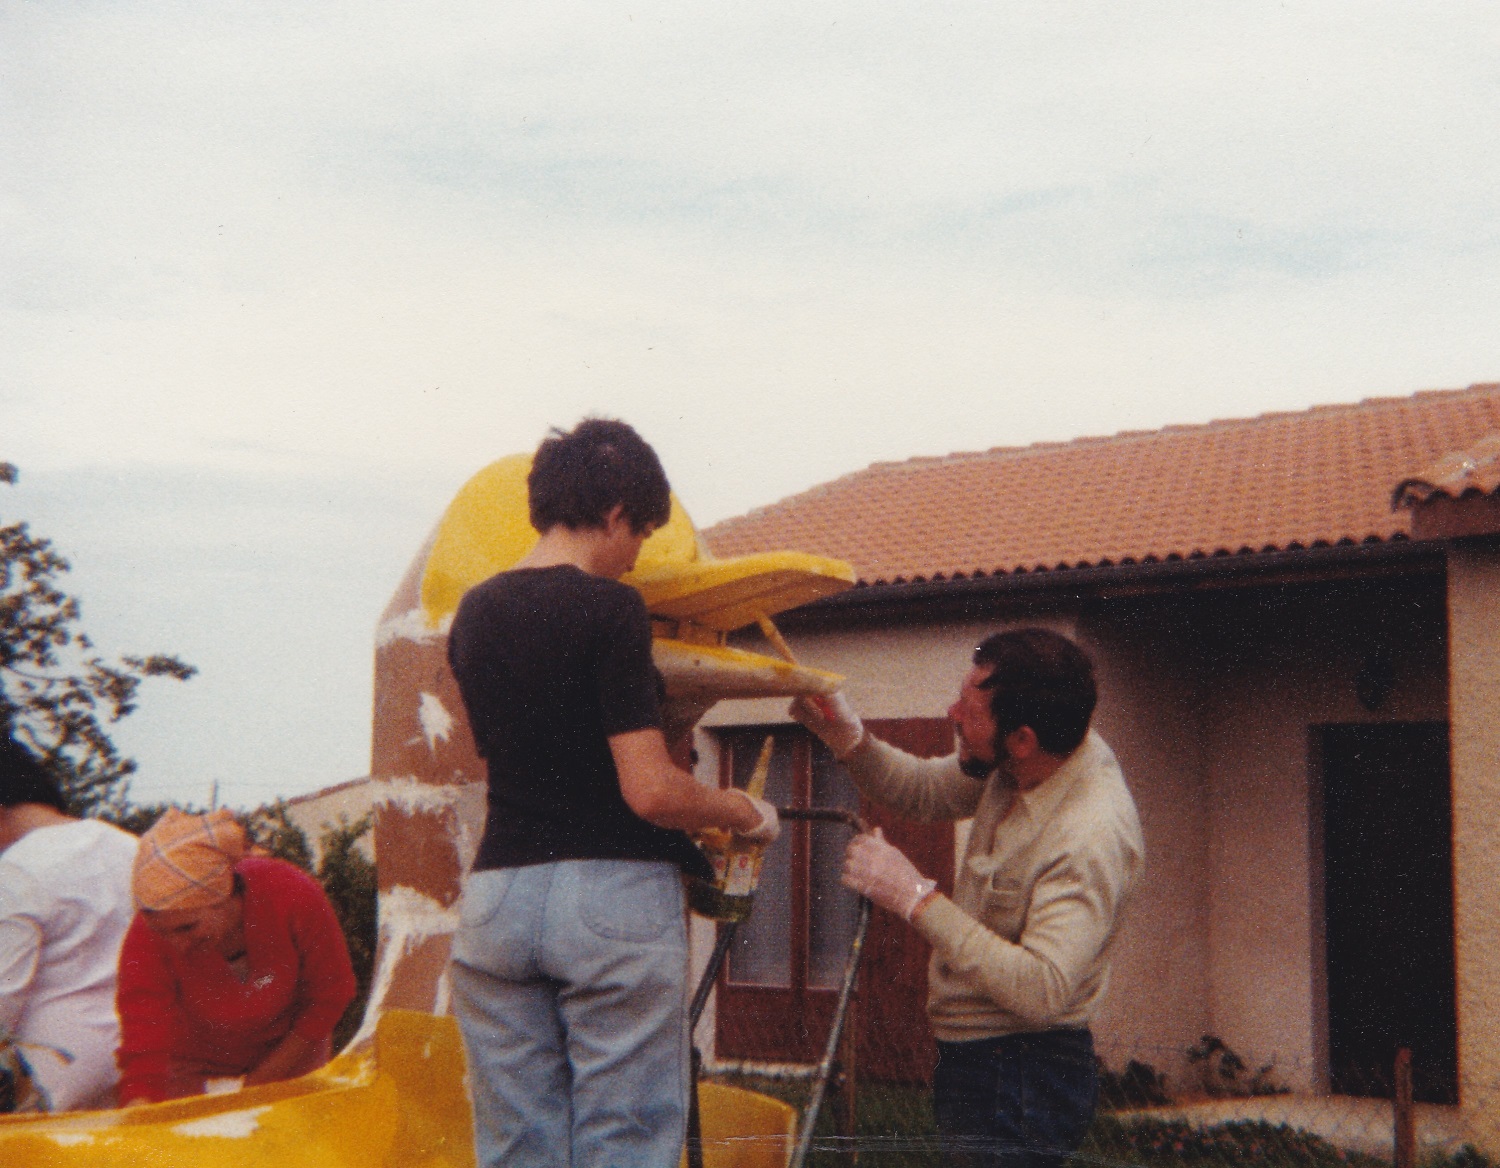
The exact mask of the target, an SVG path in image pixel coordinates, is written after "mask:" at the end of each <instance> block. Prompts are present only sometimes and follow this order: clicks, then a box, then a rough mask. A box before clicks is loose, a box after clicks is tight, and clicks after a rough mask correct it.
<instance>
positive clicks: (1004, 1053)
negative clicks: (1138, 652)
mask: <svg viewBox="0 0 1500 1168" xmlns="http://www.w3.org/2000/svg"><path fill="white" fill-rule="evenodd" d="M1096 693H1097V691H1096V688H1095V683H1094V670H1093V665H1092V664H1091V663H1090V662H1089V659H1088V658H1087V656H1085V655H1084V653H1083V652H1082V650H1080V649H1079V648H1078V647H1077V646H1076V645H1074V644H1073V642H1071V641H1069V640H1068V639H1067V638H1066V637H1063V636H1060V635H1058V634H1057V633H1053V632H1051V631H1049V630H1047V629H1039V628H1030V629H1017V630H1015V631H1012V632H1005V633H997V634H995V635H993V636H991V637H989V638H987V639H986V640H985V641H984V643H983V644H981V645H980V646H979V648H978V649H976V650H975V651H974V667H973V668H972V669H971V670H970V671H969V675H968V677H966V678H965V679H964V683H963V688H962V689H961V690H960V691H959V696H958V700H957V701H956V702H954V703H953V705H952V707H951V708H950V709H949V711H948V717H949V718H950V719H951V720H952V722H953V726H954V732H955V737H956V739H957V745H958V750H957V752H956V753H955V754H951V755H949V756H948V757H946V758H940V759H918V758H915V757H913V756H912V755H909V754H906V753H905V752H903V751H900V750H897V749H896V748H895V747H892V746H888V745H887V744H885V743H883V742H880V741H879V740H877V739H875V738H872V737H870V736H869V735H868V734H866V733H865V730H864V727H863V725H862V724H861V722H860V720H859V717H858V716H857V715H856V714H855V713H854V711H853V709H852V708H851V707H850V705H849V703H848V702H847V700H845V699H844V698H843V696H842V695H841V694H837V695H835V696H834V697H833V698H832V699H822V700H821V701H819V702H817V703H814V702H811V701H809V700H807V699H798V700H797V701H796V702H794V703H793V706H792V711H791V713H792V716H793V717H795V718H796V719H797V720H798V721H800V722H802V723H803V724H804V725H805V726H807V727H808V729H810V730H811V731H813V733H815V734H817V735H818V737H820V738H821V739H822V740H823V741H824V742H825V743H826V744H827V745H828V747H829V749H830V750H832V751H833V753H834V756H835V757H836V758H838V759H839V761H840V762H842V763H843V765H844V766H845V768H846V769H847V770H848V771H849V774H850V775H851V776H852V777H853V779H854V781H855V783H856V784H857V785H858V786H859V788H860V790H861V791H862V792H863V793H864V794H865V795H866V796H868V797H869V798H871V799H873V800H874V801H876V802H878V803H881V804H884V805H885V806H888V807H891V808H893V809H895V810H896V811H898V812H899V813H900V814H902V815H905V816H907V817H909V818H912V819H916V820H920V821H925V822H935V821H941V820H956V819H967V818H969V817H971V816H972V817H973V821H974V823H973V827H972V829H971V831H970V832H969V841H968V845H967V847H966V848H965V851H964V857H963V862H962V863H961V864H960V865H959V869H958V873H957V877H956V879H955V881H954V887H953V896H952V898H951V899H950V898H949V897H947V896H944V895H943V894H942V893H941V892H939V891H938V888H937V882H936V881H935V880H933V879H931V877H932V875H933V874H932V873H925V874H924V873H922V872H920V871H918V870H917V868H916V867H915V866H914V865H913V864H912V863H911V861H910V860H908V859H907V858H906V857H905V856H904V855H902V853H901V852H900V851H899V850H898V849H896V848H895V847H892V846H891V845H890V844H889V843H887V842H886V841H885V839H884V838H883V837H882V836H881V835H880V833H879V832H878V831H877V832H873V833H870V834H866V835H860V836H856V837H855V838H854V840H853V841H852V842H851V843H850V845H849V852H848V855H847V856H846V858H845V861H844V883H845V884H847V885H848V886H849V887H851V888H853V889H855V890H856V891H857V892H860V893H862V894H864V895H865V896H867V897H869V898H870V900H871V901H873V902H874V903H875V904H877V905H879V906H881V907H882V908H885V909H888V910H889V911H891V912H893V913H895V914H896V915H898V916H900V917H901V918H902V919H903V920H905V921H907V922H909V923H910V924H911V925H912V927H913V928H915V929H916V930H917V931H918V932H919V933H921V934H922V936H923V937H924V938H925V939H926V940H927V941H928V942H930V943H931V945H932V963H931V966H930V968H929V970H928V1000H927V1013H928V1016H929V1018H930V1020H931V1022H932V1032H933V1036H934V1037H935V1038H936V1039H937V1045H938V1065H937V1070H936V1072H935V1073H934V1076H933V1110H934V1113H935V1115H936V1118H937V1125H938V1132H939V1135H940V1137H941V1139H942V1141H943V1152H944V1160H945V1162H946V1163H948V1164H952V1165H973V1166H976V1168H978V1166H984V1168H999V1166H1000V1165H1004V1168H1053V1166H1056V1165H1060V1164H1061V1163H1062V1162H1063V1161H1064V1160H1065V1159H1066V1158H1067V1156H1068V1154H1069V1153H1070V1152H1072V1151H1073V1150H1074V1149H1076V1148H1077V1147H1078V1144H1079V1142H1080V1141H1081V1140H1082V1139H1083V1137H1084V1134H1085V1132H1086V1131H1087V1129H1088V1125H1089V1121H1090V1120H1091V1119H1092V1117H1093V1112H1094V1106H1095V1101H1096V1097H1097V1091H1098V1082H1097V1076H1096V1071H1095V1061H1094V1051H1093V1038H1092V1035H1091V1034H1090V1032H1089V1021H1090V1018H1091V1017H1092V1015H1093V1013H1094V1010H1095V1008H1096V1006H1097V1005H1098V1002H1099V999H1100V998H1101V996H1102V995H1103V993H1104V988H1105V984H1106V982H1107V980H1108V976H1109V950H1110V947H1111V943H1112V942H1113V940H1114V937H1115V934H1116V931H1117V926H1118V924H1119V916H1120V908H1121V905H1122V904H1123V903H1124V901H1125V898H1126V896H1127V895H1128V894H1129V892H1130V889H1131V887H1132V885H1133V884H1134V883H1135V882H1136V880H1137V878H1138V877H1139V875H1140V871H1141V865H1142V861H1143V859H1144V856H1145V845H1144V844H1143V842H1142V837H1141V827H1140V821H1139V820H1138V819H1137V817H1136V810H1135V804H1134V802H1133V801H1132V799H1131V796H1130V791H1129V789H1128V788H1127V787H1126V785H1125V779H1124V776H1123V775H1122V774H1121V773H1120V767H1119V764H1118V763H1117V762H1116V761H1115V756H1114V754H1113V752H1111V750H1110V749H1109V747H1108V746H1107V745H1106V744H1105V742H1104V740H1103V739H1102V738H1100V737H1099V736H1098V735H1097V734H1095V733H1094V732H1093V731H1091V730H1090V729H1089V723H1090V721H1091V719H1092V717H1093V712H1094V704H1095V698H1096Z"/></svg>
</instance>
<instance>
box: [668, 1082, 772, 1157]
mask: <svg viewBox="0 0 1500 1168" xmlns="http://www.w3.org/2000/svg"><path fill="white" fill-rule="evenodd" d="M698 1108H699V1111H700V1113H701V1115H702V1118H703V1168H786V1162H787V1160H788V1159H789V1158H790V1157H791V1154H792V1144H793V1142H794V1141H795V1140H796V1137H797V1109H796V1108H795V1107H792V1106H791V1105H790V1104H787V1103H783V1102H782V1101H781V1100H780V1099H772V1098H771V1097H770V1096H769V1095H760V1094H757V1093H756V1092H754V1091H746V1090H745V1089H744V1088H742V1087H731V1086H728V1085H727V1084H722V1083H701V1084H699V1086H698ZM682 1162H683V1164H686V1163H687V1157H686V1156H684V1157H683V1161H682Z"/></svg>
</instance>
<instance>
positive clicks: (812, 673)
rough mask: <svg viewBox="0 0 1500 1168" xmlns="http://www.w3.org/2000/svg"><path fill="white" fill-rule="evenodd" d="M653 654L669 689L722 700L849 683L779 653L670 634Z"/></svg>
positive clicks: (829, 689)
mask: <svg viewBox="0 0 1500 1168" xmlns="http://www.w3.org/2000/svg"><path fill="white" fill-rule="evenodd" d="M651 658H652V660H653V661H654V662H655V663H656V668H657V669H659V670H660V671H661V675H662V680H663V681H665V682H666V686H667V692H668V693H670V694H674V695H681V696H687V695H691V694H704V695H707V696H711V697H713V698H714V699H715V700H718V701H724V700H728V699H733V698H776V697H795V696H796V695H797V694H831V693H833V692H834V691H835V690H836V689H838V688H839V686H840V685H841V684H843V681H844V678H843V676H842V675H841V674H838V673H829V672H827V671H826V670H823V669H810V668H808V667H807V666H805V665H792V664H790V663H789V662H786V661H782V660H781V659H780V658H778V657H765V656H762V655H761V654H759V653H747V652H745V651H744V650H743V649H730V648H728V647H727V646H723V645H694V644H690V643H689V642H687V641H674V640H670V639H668V638H665V637H657V638H656V639H655V640H654V641H652V642H651Z"/></svg>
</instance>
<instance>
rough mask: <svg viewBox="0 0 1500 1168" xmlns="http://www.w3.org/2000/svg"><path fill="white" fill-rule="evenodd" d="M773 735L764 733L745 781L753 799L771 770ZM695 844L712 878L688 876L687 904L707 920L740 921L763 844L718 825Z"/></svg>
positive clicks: (749, 902)
mask: <svg viewBox="0 0 1500 1168" xmlns="http://www.w3.org/2000/svg"><path fill="white" fill-rule="evenodd" d="M774 742H775V740H774V738H773V737H772V736H771V735H769V734H767V735H766V741H765V743H764V744H763V745H762V746H761V748H760V757H759V758H757V759H756V760H755V770H754V771H753V772H751V775H750V781H749V782H748V783H747V784H745V794H747V795H749V796H751V797H752V798H755V799H761V798H764V796H765V790H766V777H767V776H768V775H769V774H770V771H771V749H772V746H773V745H774ZM698 847H699V849H700V850H701V851H702V852H703V855H704V857H705V858H706V859H707V860H708V862H709V863H710V864H712V865H713V870H714V876H713V879H712V880H705V879H703V878H702V877H700V876H693V877H690V878H689V880H688V889H687V892H688V907H689V908H691V909H692V910H693V911H694V912H695V913H697V914H698V915H699V916H700V917H707V918H708V919H709V920H711V921H742V920H744V919H745V918H746V917H748V916H749V915H750V910H751V909H752V908H753V907H754V906H755V890H756V888H757V887H759V885H760V866H761V862H762V861H763V860H764V859H765V854H766V845H765V844H759V843H749V842H747V841H746V840H743V839H740V838H739V837H738V836H736V835H734V834H732V833H731V832H727V831H725V830H724V829H722V828H717V827H715V828H709V829H708V830H707V831H704V832H702V833H700V834H699V836H698Z"/></svg>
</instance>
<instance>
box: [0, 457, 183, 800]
mask: <svg viewBox="0 0 1500 1168" xmlns="http://www.w3.org/2000/svg"><path fill="white" fill-rule="evenodd" d="M15 481H16V468H15V467H14V466H12V465H11V464H10V463H4V462H0V482H4V483H14V482H15ZM68 570H69V565H68V562H67V560H65V559H64V558H63V557H62V556H61V555H60V554H59V553H58V552H57V550H56V549H55V548H54V547H53V546H52V541H51V540H48V539H44V538H41V537H39V536H34V535H32V534H31V531H30V529H29V528H28V526H27V525H26V524H25V523H8V524H0V726H8V727H9V729H10V732H11V733H12V734H13V735H14V736H15V737H16V738H17V740H18V741H20V742H21V743H22V744H23V745H25V746H26V747H28V748H29V749H30V750H31V751H32V753H33V754H35V755H36V756H37V757H38V758H39V759H41V760H42V762H43V763H44V764H45V765H46V766H47V767H48V768H49V769H50V770H51V771H52V773H53V774H54V775H55V776H56V777H57V779H58V781H59V782H60V783H61V784H62V787H63V791H64V793H65V794H66V795H67V797H68V800H69V803H70V804H71V809H72V810H73V811H74V812H76V813H78V814H83V815H89V814H96V815H97V814H111V813H113V814H114V815H116V816H117V815H119V814H122V813H123V812H124V811H125V795H126V791H127V787H128V784H127V779H128V777H129V776H130V775H131V774H132V773H133V772H134V771H135V762H134V760H132V759H129V758H125V757H123V756H122V755H121V754H120V752H119V751H118V750H117V749H116V747H115V744H114V743H113V741H111V739H110V736H109V731H108V729H107V727H108V726H109V725H112V724H113V723H115V722H118V721H119V720H120V719H121V718H123V717H125V716H126V715H127V714H129V713H130V712H131V711H132V710H134V709H135V703H136V691H137V690H138V689H139V687H140V684H141V682H142V680H144V679H145V678H147V677H175V678H177V679H178V680H179V681H186V680H187V679H188V678H190V677H192V676H193V674H194V673H196V672H197V670H195V669H194V668H193V667H192V666H191V665H185V664H184V663H183V662H181V661H180V660H178V659H177V658H176V657H173V656H171V655H169V654H164V653H153V654H151V655H150V656H146V657H135V656H122V657H120V658H119V659H118V660H114V661H110V660H106V659H105V658H104V657H102V656H100V655H99V654H98V653H96V652H95V651H94V646H93V644H92V642H90V640H89V638H88V637H87V635H85V634H84V633H83V632H82V631H81V630H79V629H78V627H77V625H78V619H79V606H78V601H77V600H76V599H75V598H73V597H72V596H69V595H68V594H67V593H66V592H64V591H63V590H62V588H61V587H60V586H59V584H58V580H59V578H60V577H61V576H63V575H64V574H65V573H66V572H67V571H68Z"/></svg>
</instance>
